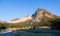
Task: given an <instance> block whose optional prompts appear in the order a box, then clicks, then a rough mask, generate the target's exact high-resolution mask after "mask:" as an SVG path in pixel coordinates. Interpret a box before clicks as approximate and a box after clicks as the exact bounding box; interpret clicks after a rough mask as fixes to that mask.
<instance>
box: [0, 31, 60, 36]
mask: <svg viewBox="0 0 60 36" xmlns="http://www.w3.org/2000/svg"><path fill="white" fill-rule="evenodd" d="M0 36H60V32H56V33H50V32H40V33H34V32H30V31H29V32H26V31H18V32H14V33H12V32H10V33H5V34H0Z"/></svg>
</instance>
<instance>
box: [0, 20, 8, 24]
mask: <svg viewBox="0 0 60 36" xmlns="http://www.w3.org/2000/svg"><path fill="white" fill-rule="evenodd" d="M0 23H4V24H5V23H8V22H6V21H3V20H0Z"/></svg>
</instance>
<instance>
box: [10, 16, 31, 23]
mask: <svg viewBox="0 0 60 36" xmlns="http://www.w3.org/2000/svg"><path fill="white" fill-rule="evenodd" d="M31 19H32V15H28V16H26V17H23V18H17V19H13V20H11V21H10V22H9V23H19V22H25V21H27V20H31Z"/></svg>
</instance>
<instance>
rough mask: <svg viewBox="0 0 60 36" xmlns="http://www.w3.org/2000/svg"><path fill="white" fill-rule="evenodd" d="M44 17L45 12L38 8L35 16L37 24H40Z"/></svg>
mask: <svg viewBox="0 0 60 36" xmlns="http://www.w3.org/2000/svg"><path fill="white" fill-rule="evenodd" d="M43 16H44V10H43V9H40V8H38V9H37V10H36V12H35V14H34V19H35V21H36V22H39V21H41V19H42V18H43Z"/></svg>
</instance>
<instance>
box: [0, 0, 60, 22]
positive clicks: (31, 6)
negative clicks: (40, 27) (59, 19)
mask: <svg viewBox="0 0 60 36" xmlns="http://www.w3.org/2000/svg"><path fill="white" fill-rule="evenodd" d="M37 8H44V9H46V10H48V11H50V12H51V13H53V14H55V15H58V16H60V0H0V19H1V20H5V21H9V20H11V19H14V18H22V17H25V16H27V15H29V14H33V13H34V12H35V11H36V9H37Z"/></svg>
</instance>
